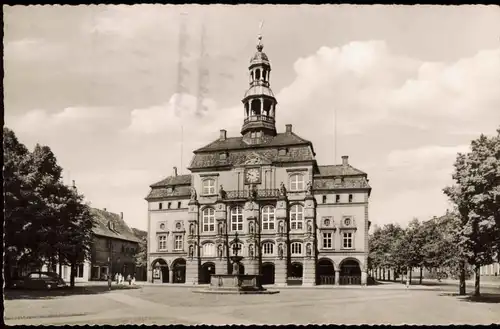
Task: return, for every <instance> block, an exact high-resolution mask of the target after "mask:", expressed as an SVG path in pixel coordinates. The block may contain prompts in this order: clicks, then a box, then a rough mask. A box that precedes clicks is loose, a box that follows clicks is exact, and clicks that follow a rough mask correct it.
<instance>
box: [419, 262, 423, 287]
mask: <svg viewBox="0 0 500 329" xmlns="http://www.w3.org/2000/svg"><path fill="white" fill-rule="evenodd" d="M423 272H424V268H423V266H420V280H419V281H418V284H420V285H421V284H422V273H423Z"/></svg>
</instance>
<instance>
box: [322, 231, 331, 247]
mask: <svg viewBox="0 0 500 329" xmlns="http://www.w3.org/2000/svg"><path fill="white" fill-rule="evenodd" d="M323 249H332V233H331V232H328V233H323Z"/></svg>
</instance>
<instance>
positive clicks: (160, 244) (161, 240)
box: [158, 235, 167, 250]
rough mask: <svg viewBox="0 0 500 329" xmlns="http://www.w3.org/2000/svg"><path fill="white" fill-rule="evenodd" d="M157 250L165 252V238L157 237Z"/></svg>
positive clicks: (163, 236) (162, 236)
mask: <svg viewBox="0 0 500 329" xmlns="http://www.w3.org/2000/svg"><path fill="white" fill-rule="evenodd" d="M158 250H167V236H166V235H160V236H158Z"/></svg>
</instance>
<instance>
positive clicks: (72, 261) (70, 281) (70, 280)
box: [69, 259, 76, 288]
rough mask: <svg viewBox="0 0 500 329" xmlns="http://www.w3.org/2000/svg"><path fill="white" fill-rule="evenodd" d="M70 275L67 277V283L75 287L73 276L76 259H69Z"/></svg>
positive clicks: (74, 274)
mask: <svg viewBox="0 0 500 329" xmlns="http://www.w3.org/2000/svg"><path fill="white" fill-rule="evenodd" d="M70 272H71V275H70V278H69V285H70V287H71V288H74V287H75V277H76V273H75V272H76V261H75V260H74V259H73V260H71V271H70Z"/></svg>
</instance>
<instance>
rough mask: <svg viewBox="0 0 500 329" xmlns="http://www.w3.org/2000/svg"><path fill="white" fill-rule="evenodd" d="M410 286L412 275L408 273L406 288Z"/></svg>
mask: <svg viewBox="0 0 500 329" xmlns="http://www.w3.org/2000/svg"><path fill="white" fill-rule="evenodd" d="M409 287H410V276H409V275H408V274H407V275H406V288H407V289H408V288H409Z"/></svg>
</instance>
